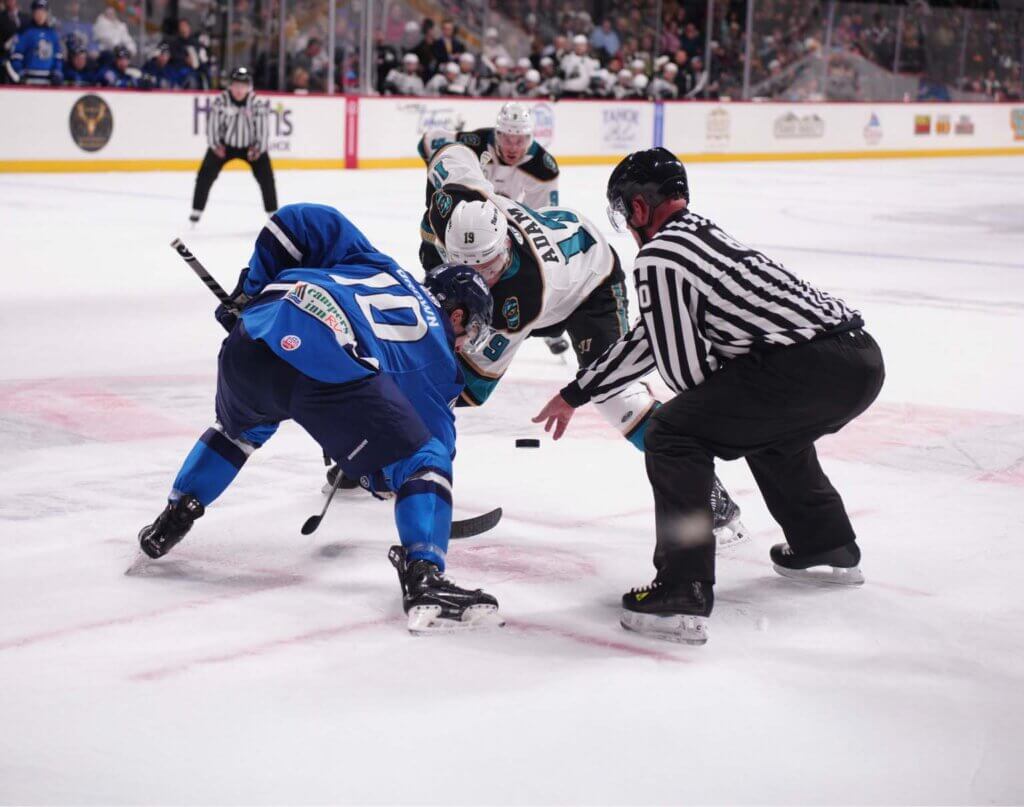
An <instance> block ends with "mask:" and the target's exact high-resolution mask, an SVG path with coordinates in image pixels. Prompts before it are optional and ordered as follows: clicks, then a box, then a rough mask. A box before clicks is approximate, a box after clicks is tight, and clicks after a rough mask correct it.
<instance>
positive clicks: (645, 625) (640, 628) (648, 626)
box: [619, 608, 708, 645]
mask: <svg viewBox="0 0 1024 807" xmlns="http://www.w3.org/2000/svg"><path fill="white" fill-rule="evenodd" d="M619 624H620V625H622V627H624V628H625V629H626V630H631V631H635V632H636V633H643V634H646V635H647V636H651V637H653V638H655V639H664V640H665V641H666V642H679V643H681V644H692V645H702V644H705V643H707V640H708V618H707V617H706V616H692V615H689V614H670V615H665V616H661V615H658V614H638V613H637V612H636V611H628V610H626V609H625V608H623V609H622V615H621V616H620V617H619Z"/></svg>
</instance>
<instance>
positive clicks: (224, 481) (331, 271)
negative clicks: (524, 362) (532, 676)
mask: <svg viewBox="0 0 1024 807" xmlns="http://www.w3.org/2000/svg"><path fill="white" fill-rule="evenodd" d="M492 307H493V301H492V299H491V296H490V292H489V291H488V289H487V286H486V284H485V283H484V282H483V281H482V279H481V278H480V276H479V275H478V274H477V273H476V272H474V271H473V270H472V269H469V268H468V267H465V266H457V265H449V266H445V267H442V268H441V269H439V270H438V271H436V272H435V273H434V274H433V275H432V276H431V278H430V279H429V280H428V281H427V285H426V287H424V286H422V285H420V284H419V283H418V282H417V281H416V280H415V279H414V278H413V277H412V276H411V275H410V274H409V273H407V272H406V271H405V270H404V269H402V268H401V267H399V266H398V264H396V263H395V262H394V261H393V260H392V259H391V258H389V257H388V256H387V255H384V254H383V253H381V252H379V251H377V250H376V249H375V248H374V247H373V245H372V244H370V242H369V241H368V240H367V239H366V237H365V236H364V235H363V233H362V232H360V230H359V229H358V228H357V227H356V226H355V225H354V224H352V222H350V221H349V220H348V219H347V218H345V217H344V216H343V215H342V214H341V213H339V212H338V211H337V210H334V209H333V208H330V207H326V206H323V205H313V204H297V205H288V206H286V207H283V208H281V209H280V210H279V211H278V212H277V213H275V214H274V215H272V216H271V217H270V219H269V220H268V221H267V224H266V226H265V227H264V229H263V230H262V231H261V232H260V234H259V237H258V238H257V240H256V248H255V251H254V252H253V255H252V257H251V259H250V261H249V265H248V266H247V267H246V268H245V269H243V270H242V274H241V276H240V278H239V282H238V285H237V287H236V288H235V291H234V293H233V294H232V295H231V301H230V304H229V305H221V306H220V307H218V309H217V319H218V321H220V322H221V324H222V325H224V327H225V328H226V329H227V330H228V337H227V339H225V341H224V343H223V345H222V347H221V351H220V356H219V359H218V375H217V394H216V407H215V409H216V415H217V422H216V425H215V426H214V427H212V428H210V429H208V430H207V431H206V432H205V433H204V434H203V435H202V437H201V438H200V439H199V441H198V442H197V443H196V445H195V447H194V448H193V449H192V452H191V453H190V454H189V455H188V457H187V458H186V460H185V462H184V464H183V465H182V467H181V470H180V471H179V472H178V476H177V478H176V479H175V480H174V484H173V487H172V490H171V493H170V496H169V500H168V505H167V507H166V509H165V510H164V511H163V513H161V514H160V516H159V517H158V518H157V519H156V521H155V522H154V523H153V524H150V525H148V526H147V527H144V528H143V529H142V531H141V532H140V533H139V543H140V547H141V549H142V551H143V552H144V553H145V554H146V555H148V556H149V557H150V558H159V557H162V556H163V555H164V554H166V553H167V551H168V550H170V549H171V548H172V547H173V546H174V545H175V544H177V543H178V542H179V541H180V540H181V539H182V538H183V537H184V536H185V534H186V533H187V532H188V531H189V529H190V528H191V526H192V523H193V522H194V521H195V520H196V519H198V518H199V517H201V516H202V515H203V513H204V510H205V508H206V507H208V506H209V505H210V504H211V503H212V502H213V501H214V500H216V499H217V497H218V496H220V495H221V493H223V492H224V490H225V489H226V488H227V487H228V485H230V484H231V482H232V480H233V479H234V478H235V476H236V474H237V473H238V471H239V470H240V469H241V468H242V466H243V465H244V464H245V461H246V459H247V458H248V457H249V455H250V454H252V452H253V451H254V450H256V449H257V448H259V447H261V446H262V445H263V444H264V443H265V442H266V441H267V440H268V439H269V438H270V437H271V436H272V435H273V434H274V432H275V431H276V430H277V428H278V425H279V424H280V423H281V422H282V421H284V420H294V421H296V422H297V423H298V424H299V425H300V426H302V427H303V428H304V429H305V430H306V431H307V432H309V434H310V435H311V436H312V437H313V438H314V439H315V440H316V441H317V442H318V443H319V444H320V445H321V447H322V448H323V450H324V452H325V454H327V455H328V456H330V457H331V458H332V459H334V460H335V461H336V462H337V463H339V464H340V466H341V467H342V469H343V470H344V473H345V474H346V475H347V476H349V477H352V478H362V479H364V480H365V482H364V484H365V485H366V486H367V487H368V488H369V489H370V490H371V491H372V492H374V493H377V494H387V493H394V498H395V523H396V526H397V528H398V534H399V538H400V540H401V546H395V547H392V548H391V552H390V558H391V561H392V563H393V564H394V565H395V567H396V568H397V569H398V574H399V580H400V583H401V585H402V590H403V595H404V596H403V604H404V607H405V610H406V612H407V613H408V614H409V629H410V630H411V631H413V632H417V633H419V632H431V631H438V630H442V631H443V630H457V629H461V628H467V627H479V626H481V625H489V624H495V623H500V619H499V618H498V616H497V607H498V603H497V600H495V598H494V597H492V596H491V595H489V594H486V593H484V592H482V591H479V590H476V591H471V590H467V589H462V588H459V587H457V586H455V585H454V584H453V583H452V582H451V581H449V580H447V579H446V578H445V577H444V576H443V574H442V573H443V571H444V568H445V558H446V552H447V548H448V538H449V534H450V531H451V515H452V510H451V479H452V458H453V456H454V454H455V417H454V414H453V412H452V406H453V404H454V401H455V399H456V398H457V397H458V396H459V395H460V393H461V392H462V387H463V377H462V373H461V371H460V369H459V365H458V362H457V361H456V357H455V352H456V351H458V350H461V349H463V348H466V349H470V348H472V347H474V346H478V345H479V344H481V342H482V341H485V340H486V339H488V338H489V337H490V327H491V311H492Z"/></svg>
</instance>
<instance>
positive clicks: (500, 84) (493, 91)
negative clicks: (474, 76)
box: [477, 56, 516, 98]
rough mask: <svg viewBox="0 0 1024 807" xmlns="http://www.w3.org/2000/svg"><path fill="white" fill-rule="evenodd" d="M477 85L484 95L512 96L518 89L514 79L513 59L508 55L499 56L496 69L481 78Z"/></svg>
mask: <svg viewBox="0 0 1024 807" xmlns="http://www.w3.org/2000/svg"><path fill="white" fill-rule="evenodd" d="M477 87H478V91H479V93H480V95H482V96H488V97H493V98H511V97H512V95H513V94H514V93H515V89H516V83H515V81H513V79H512V60H511V59H510V58H509V57H508V56H499V57H498V58H497V59H495V60H494V71H493V72H492V73H491V75H489V76H486V77H484V78H481V79H480V82H479V84H478V85H477Z"/></svg>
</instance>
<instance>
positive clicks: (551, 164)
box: [544, 154, 558, 171]
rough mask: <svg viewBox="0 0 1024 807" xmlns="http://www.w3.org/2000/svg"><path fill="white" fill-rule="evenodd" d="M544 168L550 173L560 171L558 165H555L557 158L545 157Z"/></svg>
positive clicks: (548, 155) (547, 155)
mask: <svg viewBox="0 0 1024 807" xmlns="http://www.w3.org/2000/svg"><path fill="white" fill-rule="evenodd" d="M544 167H545V168H547V169H548V170H549V171H557V170H558V165H557V163H555V158H554V157H552V156H551V155H550V154H545V155H544Z"/></svg>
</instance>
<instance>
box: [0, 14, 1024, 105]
mask: <svg viewBox="0 0 1024 807" xmlns="http://www.w3.org/2000/svg"><path fill="white" fill-rule="evenodd" d="M29 1H30V0H0V3H3V9H2V11H0V45H2V46H3V52H2V53H0V58H2V60H3V69H2V70H0V81H8V82H21V83H33V84H73V85H76V86H115V87H143V88H161V89H175V88H187V89H193V88H195V89H201V88H206V87H210V86H212V85H215V84H216V83H217V79H218V75H220V74H224V73H227V72H230V69H231V68H233V67H236V66H239V65H246V66H249V67H250V68H252V69H253V72H254V73H255V75H256V81H257V86H258V87H262V88H265V89H275V90H276V89H285V90H287V91H291V92H296V93H307V92H326V91H329V90H333V91H335V92H355V91H358V90H359V89H360V88H361V86H362V82H361V81H360V76H359V65H360V58H359V48H360V45H361V42H362V35H361V31H362V29H363V4H362V3H357V2H342V3H340V4H339V5H337V6H336V22H335V31H334V33H335V42H336V46H335V52H334V54H333V60H334V64H333V70H332V69H331V68H332V64H331V61H332V54H330V53H329V52H328V51H329V48H328V45H327V42H328V40H329V36H328V22H327V20H328V15H327V2H329V1H330V0H284V2H286V7H285V10H286V14H285V16H284V17H282V18H281V19H284V20H285V24H284V28H285V30H284V31H283V32H280V31H279V30H278V29H277V26H278V20H279V7H278V6H277V3H279V2H282V0H231V2H232V14H230V15H229V14H227V12H226V5H225V3H226V0H195V2H196V3H197V4H198V5H196V6H193V8H201V9H206V11H205V12H202V13H200V14H199V15H198V18H196V15H193V18H194V19H195V22H196V23H197V28H198V30H194V29H193V22H192V21H190V20H189V19H187V18H186V17H184V16H182V17H180V18H179V17H177V16H175V15H173V14H169V13H168V14H167V15H165V16H163V17H162V18H161V22H160V28H159V31H158V32H157V33H156V35H149V36H147V37H145V38H143V41H146V42H147V45H146V48H145V49H146V52H145V53H140V52H138V51H139V41H140V38H139V37H138V36H132V34H131V32H130V30H129V25H128V23H127V22H126V20H125V8H124V7H123V6H118V5H116V3H117V2H118V1H119V0H107V2H108V5H107V6H106V7H105V8H104V9H103V10H102V12H101V13H100V14H99V15H98V16H95V18H94V19H93V20H92V21H91V22H90V21H88V19H84V18H83V15H81V14H80V6H79V2H80V0H62V2H63V3H64V5H63V6H62V9H61V13H60V14H58V15H54V14H52V13H51V12H50V9H49V8H48V6H47V0H31V8H30V9H29V10H28V12H27V13H26V11H25V10H23V9H22V8H21V7H20V5H19V4H23V3H26V2H29ZM148 1H149V2H151V3H153V4H154V6H155V7H159V4H161V3H163V4H164V5H166V4H167V2H168V0H148ZM253 4H255V5H256V10H254V9H253ZM488 4H489V5H488ZM381 5H382V7H383V8H384V9H385V12H384V19H382V20H381V19H377V20H375V21H374V31H375V35H374V53H373V60H372V62H373V64H374V69H373V75H372V76H371V77H370V79H371V80H370V85H371V87H372V89H373V90H374V91H376V92H380V93H382V94H396V95H409V96H442V95H459V96H478V97H520V98H550V99H558V98H583V97H593V98H615V99H658V100H671V99H692V98H701V99H715V98H739V97H741V94H742V91H743V81H744V72H745V70H746V69H747V65H746V64H745V62H746V59H747V53H748V48H747V38H748V37H747V31H746V2H745V0H716V2H715V3H714V11H713V15H712V18H711V19H707V18H706V8H707V6H706V2H704V0H663V2H661V3H657V4H656V3H655V0H631V2H630V3H609V2H596V1H595V0H590V2H586V0H500V1H499V0H487V2H486V3H480V2H474V3H466V2H463V0H430V2H429V3H428V5H430V6H431V7H432V8H434V10H435V12H436V16H428V17H420V16H413V15H414V14H415V13H416V12H415V11H414V7H413V4H411V3H403V2H395V1H392V2H388V3H383V4H381ZM421 6H422V3H419V4H417V5H416V7H417V8H418V7H421ZM170 7H171V6H169V5H168V6H167V8H168V9H169V8H170ZM173 7H174V8H175V9H176V8H177V4H175V5H174V6H173ZM481 9H485V11H483V12H482V11H481ZM659 9H660V11H661V14H660V17H659V15H658V11H659ZM830 12H831V13H830ZM127 13H128V14H129V15H130V14H131V13H132V11H131V9H130V8H129V9H128V11H127ZM445 14H447V15H449V16H444V15H445ZM150 24H151V26H152V24H153V23H152V22H151V23H150ZM135 27H136V30H138V25H137V21H136V23H135ZM229 29H230V30H229ZM1022 37H1024V14H1022V13H1021V12H1017V13H1016V15H1014V14H1012V13H997V12H981V11H967V10H965V9H964V8H962V7H953V6H943V7H941V8H939V7H936V8H932V7H929V6H928V5H927V3H925V2H924V0H912V2H911V3H909V4H907V5H903V6H899V5H890V4H886V5H876V4H869V3H841V4H836V5H835V6H834V7H830V5H829V4H828V2H827V0H757V2H756V4H755V6H754V17H753V30H752V31H751V32H750V49H749V53H750V55H751V63H750V65H749V70H748V71H747V72H749V76H750V86H751V88H752V90H753V94H754V95H755V96H756V97H771V98H785V99H787V100H793V101H803V100H812V101H813V100H900V99H907V98H908V95H907V93H906V92H905V91H904V89H902V88H904V87H911V86H912V87H913V88H914V91H913V97H914V98H917V99H921V100H949V99H950V98H951V97H952V94H954V93H959V94H960V95H959V97H970V98H991V99H996V100H1004V99H1005V100H1013V99H1018V98H1020V97H1021V95H1022V87H1021V56H1022V54H1021V51H1022V47H1021V44H1020V43H1021V41H1022ZM280 41H283V42H284V44H285V47H284V50H283V56H284V64H281V62H280V58H279V57H280V55H281V54H279V53H278V43H279V42H280ZM212 56H213V57H216V58H211V57H212ZM30 62H31V64H30ZM880 74H884V75H885V76H887V77H890V78H891V80H890V83H889V84H888V85H884V86H883V85H882V84H880V83H879V79H878V76H879V75H880ZM332 75H333V77H334V87H329V86H328V84H329V82H330V80H331V79H330V77H331V76H332ZM279 77H283V85H282V84H281V79H280V78H279ZM897 79H902V83H900V82H899V81H897ZM872 82H873V83H872ZM889 96H893V97H889Z"/></svg>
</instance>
